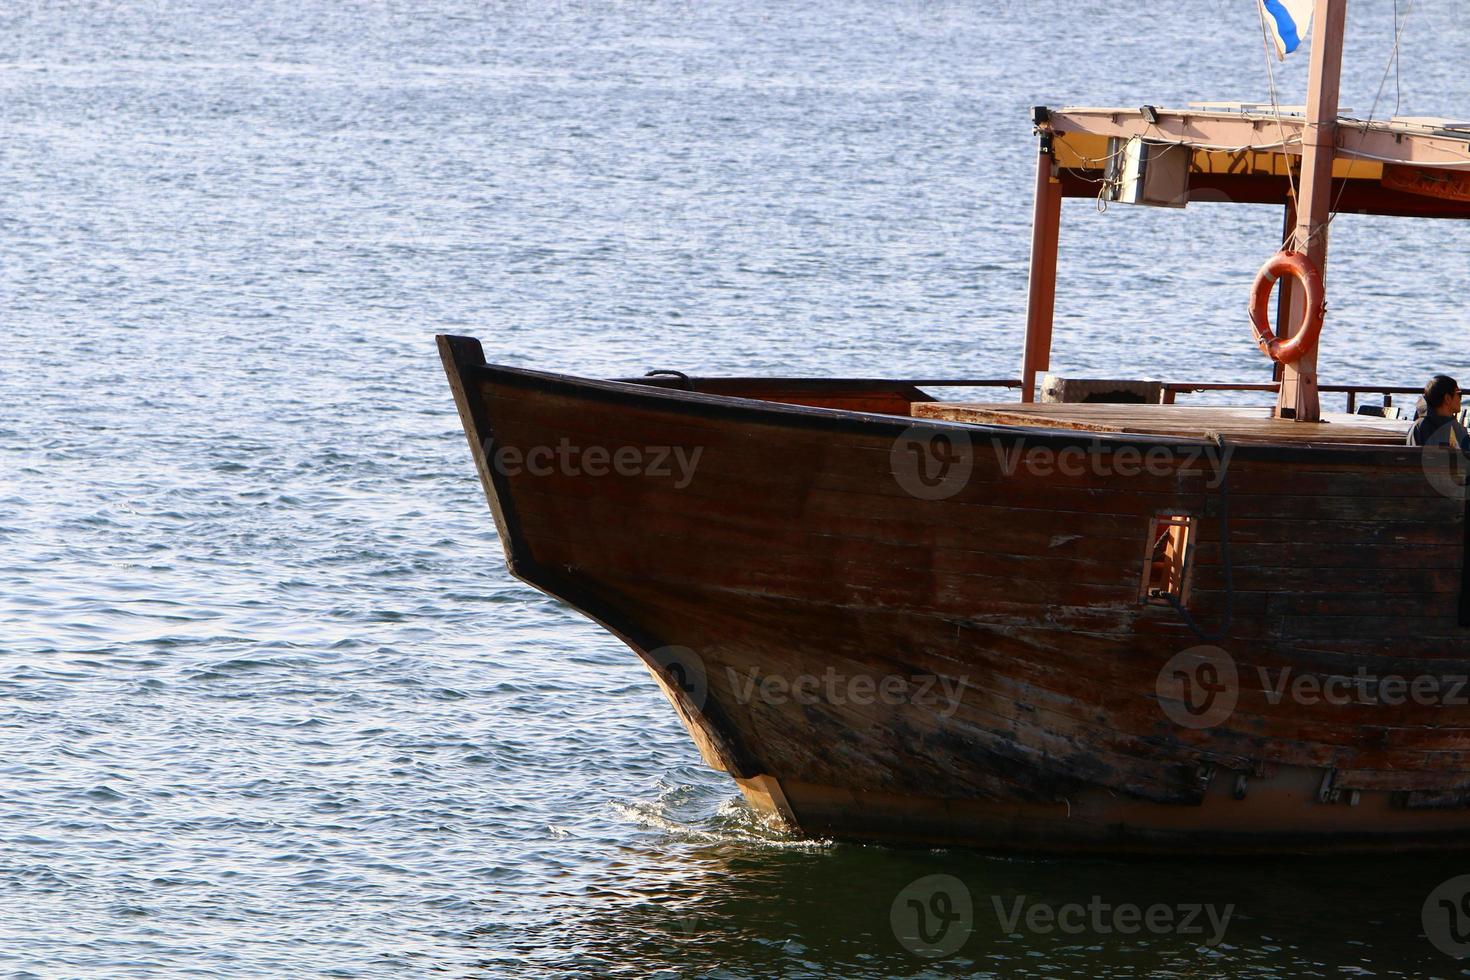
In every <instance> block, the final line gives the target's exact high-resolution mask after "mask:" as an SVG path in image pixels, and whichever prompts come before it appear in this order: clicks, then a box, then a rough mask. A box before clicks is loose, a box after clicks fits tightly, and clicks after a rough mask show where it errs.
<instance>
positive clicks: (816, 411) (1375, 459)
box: [461, 363, 1423, 468]
mask: <svg viewBox="0 0 1470 980" xmlns="http://www.w3.org/2000/svg"><path fill="white" fill-rule="evenodd" d="M461 367H462V368H463V369H468V370H474V371H478V372H479V373H480V374H481V376H482V377H486V378H489V379H492V380H495V381H497V382H499V383H503V384H506V385H507V386H509V387H513V388H520V389H535V390H542V391H560V392H562V393H576V394H579V395H582V396H584V397H588V398H591V399H592V400H595V401H602V402H611V403H615V404H623V405H638V404H663V405H669V404H670V403H673V404H676V405H678V406H680V407H682V408H683V409H684V410H685V414H688V415H691V416H695V417H700V418H710V419H748V420H750V421H756V422H766V423H768V424H788V425H798V426H801V427H803V428H810V429H817V430H825V431H834V432H863V433H869V434H872V433H874V432H879V433H883V434H891V435H894V436H898V435H901V434H902V433H904V432H906V431H908V430H909V429H912V428H914V427H916V426H918V427H922V428H924V429H938V430H954V431H962V432H966V433H969V434H974V433H982V434H985V435H988V436H990V437H991V438H995V439H1004V440H1025V441H1029V442H1032V443H1033V444H1035V445H1038V446H1048V447H1055V448H1065V447H1069V446H1076V445H1084V446H1091V447H1096V446H1099V445H1100V444H1101V445H1103V446H1106V447H1109V448H1122V447H1137V448H1144V449H1147V448H1154V447H1161V448H1166V449H1181V450H1198V449H1201V448H1213V449H1218V448H1219V446H1220V445H1221V443H1219V442H1217V441H1216V440H1213V439H1208V438H1204V437H1190V436H1183V435H1179V436H1174V435H1157V434H1151V433H1135V432H1107V431H1094V430H1083V429H1071V428H1063V427H1046V426H1026V425H998V424H989V423H980V422H958V421H951V420H947V419H930V418H921V417H916V416H908V415H889V414H884V413H875V412H856V411H849V410H844V409H836V408H818V407H813V406H808V405H793V404H790V403H787V402H774V401H765V400H762V399H759V398H746V397H741V396H737V395H717V394H711V393H708V392H699V391H687V390H683V389H680V388H673V387H669V386H666V385H664V384H660V383H658V382H657V381H654V382H652V383H642V382H636V381H617V380H604V379H597V378H584V377H580V376H577V375H570V374H560V373H554V372H548V371H537V370H532V369H529V368H519V367H513V366H510V365H502V364H488V363H481V364H478V365H474V364H462V365H461ZM690 380H691V382H697V381H699V380H702V379H698V378H691V379H690ZM722 380H745V379H722ZM749 380H751V381H757V380H758V381H762V382H764V381H766V380H767V379H749ZM770 380H772V381H775V380H778V379H770ZM779 380H784V381H786V382H788V383H789V382H794V381H803V382H818V383H819V382H821V381H823V380H824V379H820V378H805V379H794V378H788V379H779ZM842 382H843V383H851V382H850V381H848V379H842ZM834 383H837V382H834ZM888 383H893V382H888ZM898 383H906V382H898ZM1328 424H1330V423H1328ZM1224 443H1225V445H1228V446H1229V447H1230V449H1231V451H1232V452H1233V453H1235V454H1237V455H1239V456H1241V457H1243V458H1246V459H1252V460H1260V461H1263V462H1264V461H1274V462H1283V463H1291V462H1311V463H1343V464H1356V465H1381V466H1385V467H1390V468H1392V467H1394V466H1403V467H1411V466H1422V452H1423V450H1422V449H1420V448H1419V447H1412V446H1393V445H1372V444H1351V443H1350V444H1343V443H1331V444H1324V443H1313V442H1307V441H1301V442H1295V441H1294V442H1289V443H1288V442H1265V441H1232V440H1229V439H1226V440H1224Z"/></svg>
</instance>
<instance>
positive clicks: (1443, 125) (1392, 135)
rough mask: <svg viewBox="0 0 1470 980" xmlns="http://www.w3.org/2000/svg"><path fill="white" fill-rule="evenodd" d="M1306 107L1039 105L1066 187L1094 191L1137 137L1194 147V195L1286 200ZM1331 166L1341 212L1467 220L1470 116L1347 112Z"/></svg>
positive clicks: (1070, 192)
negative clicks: (1385, 117)
mask: <svg viewBox="0 0 1470 980" xmlns="http://www.w3.org/2000/svg"><path fill="white" fill-rule="evenodd" d="M1305 123H1306V119H1305V118H1304V117H1303V115H1302V114H1301V113H1300V111H1296V112H1288V111H1283V112H1281V113H1280V114H1278V113H1277V112H1276V111H1274V110H1272V109H1271V108H1270V107H1269V106H1254V105H1241V104H1233V103H1198V104H1195V105H1192V106H1191V107H1190V108H1187V109H1165V108H1155V107H1151V106H1145V107H1143V108H1133V109H1119V108H1064V109H1039V110H1038V111H1037V128H1038V129H1039V130H1040V131H1041V132H1042V133H1043V134H1044V135H1050V136H1051V137H1052V151H1053V154H1054V156H1055V159H1056V162H1057V169H1058V178H1059V179H1060V181H1061V183H1062V193H1063V195H1064V196H1067V197H1097V196H1098V195H1099V193H1100V190H1101V186H1102V180H1103V177H1104V174H1105V173H1106V169H1107V164H1108V161H1109V159H1110V158H1111V157H1112V156H1113V155H1114V154H1115V153H1116V152H1117V147H1118V146H1119V145H1120V144H1118V143H1115V142H1113V140H1127V139H1130V138H1132V137H1140V138H1142V139H1145V140H1150V141H1157V142H1160V143H1172V144H1176V145H1181V146H1185V147H1188V148H1189V150H1190V166H1189V200H1190V201H1191V202H1203V201H1228V202H1232V203H1245V204H1280V205H1285V204H1286V203H1287V202H1288V201H1289V200H1290V197H1291V183H1290V181H1289V179H1288V167H1290V168H1292V170H1291V173H1294V174H1295V173H1299V170H1300V165H1301V148H1302V130H1303V128H1304V126H1305ZM1337 154H1338V156H1337V159H1336V161H1335V162H1334V165H1333V171H1332V173H1333V184H1334V187H1333V200H1334V201H1335V202H1336V210H1338V211H1343V212H1347V213H1358V214H1387V215H1408V216H1414V217H1429V218H1467V217H1470V122H1454V121H1452V120H1448V119H1427V118H1396V119H1392V120H1389V121H1387V122H1365V121H1362V120H1358V119H1351V118H1347V117H1343V118H1341V119H1339V121H1338V126H1337Z"/></svg>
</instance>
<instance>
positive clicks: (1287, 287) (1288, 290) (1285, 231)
mask: <svg viewBox="0 0 1470 980" xmlns="http://www.w3.org/2000/svg"><path fill="white" fill-rule="evenodd" d="M1295 233H1296V202H1295V201H1292V200H1288V201H1287V202H1286V214H1285V216H1284V218H1283V224H1282V227H1281V240H1282V241H1283V242H1289V241H1291V239H1292V236H1293V235H1294V234H1295ZM1295 288H1296V280H1295V279H1293V278H1291V277H1290V276H1285V277H1283V278H1282V279H1281V282H1280V283H1279V284H1278V285H1277V293H1276V336H1278V337H1290V336H1291V335H1292V334H1294V333H1296V332H1297V331H1298V330H1299V329H1301V325H1302V312H1303V311H1298V310H1297V308H1296V307H1295V306H1294V305H1293V303H1292V294H1293V292H1294V291H1295ZM1283 371H1284V369H1283V366H1282V365H1280V364H1278V363H1276V362H1274V361H1273V362H1272V363H1271V379H1272V380H1273V381H1280V380H1281V377H1282V374H1283Z"/></svg>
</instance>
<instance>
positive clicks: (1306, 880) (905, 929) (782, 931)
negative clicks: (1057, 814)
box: [475, 838, 1461, 978]
mask: <svg viewBox="0 0 1470 980" xmlns="http://www.w3.org/2000/svg"><path fill="white" fill-rule="evenodd" d="M664 844H665V845H666V846H664V847H658V846H652V847H641V846H640V847H638V848H636V849H628V850H625V851H624V852H622V854H621V855H620V858H619V860H618V861H617V862H616V863H614V864H611V865H609V866H608V867H606V868H605V869H604V871H603V873H602V874H601V875H600V876H599V877H598V878H597V879H596V880H595V881H593V882H590V883H589V884H588V885H587V886H586V887H585V889H583V890H581V891H580V892H578V893H577V894H567V895H563V896H560V897H559V898H557V899H554V900H552V901H551V902H550V903H549V904H548V906H547V907H546V909H545V915H544V917H543V918H542V920H541V921H540V922H538V923H537V924H535V925H534V926H532V927H531V928H528V929H523V930H520V931H519V934H518V935H517V936H516V937H515V938H514V939H513V941H512V942H511V943H510V944H509V946H508V947H507V945H505V943H504V938H505V937H503V936H501V937H495V940H493V941H492V942H489V943H486V944H485V948H483V949H481V950H478V951H477V952H479V953H481V954H483V955H480V956H477V960H478V963H479V966H480V968H481V969H482V971H483V973H482V975H485V976H491V975H495V974H496V973H497V972H498V971H501V970H503V969H506V968H508V967H510V966H511V965H512V964H519V965H520V966H521V967H522V968H529V967H534V968H536V969H537V970H538V972H545V973H549V974H553V975H578V974H589V975H590V974H600V975H607V976H660V975H663V976H691V975H700V976H716V977H740V978H744V977H770V976H783V977H802V976H810V977H819V976H820V977H831V976H842V977H874V978H877V977H930V976H954V975H965V976H1007V977H1030V976H1034V977H1059V976H1075V977H1122V976H1163V977H1197V976H1232V977H1303V976H1340V975H1344V974H1349V975H1358V976H1379V977H1394V976H1405V977H1407V976H1426V975H1435V976H1451V975H1461V971H1460V966H1459V964H1457V963H1456V962H1455V961H1454V960H1453V959H1451V958H1449V957H1447V956H1446V955H1444V954H1443V953H1441V952H1439V951H1438V950H1436V949H1435V947H1434V946H1433V945H1432V944H1431V943H1430V941H1429V940H1428V939H1427V938H1426V937H1425V936H1424V934H1423V931H1422V929H1421V925H1420V912H1421V908H1422V906H1423V905H1424V902H1425V899H1426V898H1427V897H1428V896H1429V894H1430V892H1431V891H1432V890H1433V889H1434V887H1435V886H1436V885H1437V884H1438V883H1440V882H1441V881H1443V880H1444V879H1445V878H1447V877H1450V876H1451V875H1452V874H1453V873H1455V868H1454V866H1452V865H1449V864H1446V863H1445V862H1444V861H1443V860H1442V859H1439V858H1435V857H1415V858H1395V857H1391V856H1381V857H1360V858H1344V859H1331V860H1327V859H1307V858H1291V859H1272V860H1264V859H1256V860H1200V859H1193V860H1186V859H1168V860H1163V859H1156V860H1148V861H1142V862H1140V861H1129V862H1123V861H1112V860H1101V859H1065V860H1054V859H1047V860H1042V859H1036V858H1007V857H995V856H986V855H979V854H975V853H970V852H964V851H934V850H920V849H899V848H887V847H875V846H861V845H851V844H831V845H827V846H823V847H818V848H813V847H810V846H799V847H784V846H781V845H780V842H779V841H755V840H749V839H747V840H738V841H735V842H718V843H708V842H703V843H701V842H689V841H679V842H674V841H670V840H669V839H667V838H666V839H665V841H664ZM935 876H940V877H939V879H938V880H944V879H946V878H947V879H949V880H952V881H953V880H957V881H958V882H960V883H962V888H963V890H964V893H965V895H964V896H963V897H965V898H967V899H968V905H969V911H968V912H966V911H965V909H964V908H963V903H962V902H958V901H949V899H943V900H940V901H938V902H935V901H932V900H931V899H932V897H933V892H932V889H931V890H930V891H929V892H928V893H926V892H925V890H924V889H925V888H926V887H928V886H927V885H926V884H925V881H926V879H931V880H932V879H934V878H935ZM916 883H917V884H918V885H919V891H918V892H917V893H916V892H915V890H914V886H915V884H916ZM960 897H962V896H956V895H951V896H950V898H951V899H955V898H960ZM924 915H928V916H929V918H928V919H927V921H917V920H916V917H922V916H924ZM946 916H948V917H951V918H953V919H954V920H955V921H953V922H952V923H951V925H950V928H951V929H952V930H960V931H959V932H958V933H956V932H953V931H951V932H950V933H949V934H948V935H945V936H943V937H942V942H941V945H944V946H947V947H949V949H953V950H954V951H953V953H952V955H945V956H943V957H941V958H930V957H928V956H926V955H925V953H926V952H933V951H934V950H933V948H932V947H931V948H929V949H924V948H921V947H922V946H923V944H922V943H919V944H917V945H916V943H915V941H914V935H915V929H914V928H913V927H914V926H918V927H919V929H920V930H921V931H924V932H926V933H927V938H928V939H930V940H938V939H940V938H941V937H940V932H941V928H942V923H941V919H943V918H944V917H946ZM957 935H958V937H959V939H958V942H956V941H955V939H956V936H957ZM496 943H499V944H500V945H498V946H497V945H496ZM475 945H476V946H479V945H480V944H479V943H478V942H477V943H476V944H475ZM956 947H957V948H956ZM949 949H945V950H944V952H945V953H948V952H949Z"/></svg>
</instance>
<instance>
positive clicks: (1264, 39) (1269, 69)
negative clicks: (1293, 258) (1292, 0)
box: [1256, 3, 1297, 249]
mask: <svg viewBox="0 0 1470 980" xmlns="http://www.w3.org/2000/svg"><path fill="white" fill-rule="evenodd" d="M1256 13H1257V16H1258V17H1259V18H1260V21H1261V46H1262V50H1264V51H1265V53H1266V82H1267V84H1268V85H1269V86H1270V88H1271V112H1272V113H1273V114H1274V115H1275V116H1276V129H1277V132H1278V133H1279V135H1280V136H1281V159H1282V161H1283V162H1284V163H1285V164H1286V185H1287V188H1288V189H1289V190H1290V191H1291V203H1292V206H1293V207H1295V206H1296V203H1297V196H1296V177H1295V175H1294V174H1293V173H1292V167H1291V157H1290V156H1288V155H1287V153H1286V142H1287V141H1286V121H1285V120H1284V119H1282V118H1281V100H1280V99H1279V98H1278V97H1277V94H1276V66H1275V65H1273V64H1272V63H1271V28H1270V27H1268V26H1267V24H1266V5H1265V4H1263V3H1262V4H1257V5H1256ZM1295 235H1296V229H1294V228H1293V229H1291V230H1290V231H1288V232H1287V233H1286V237H1285V238H1284V239H1282V242H1281V247H1282V248H1283V249H1284V248H1286V247H1287V245H1289V244H1290V243H1291V240H1292V238H1293V237H1295Z"/></svg>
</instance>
